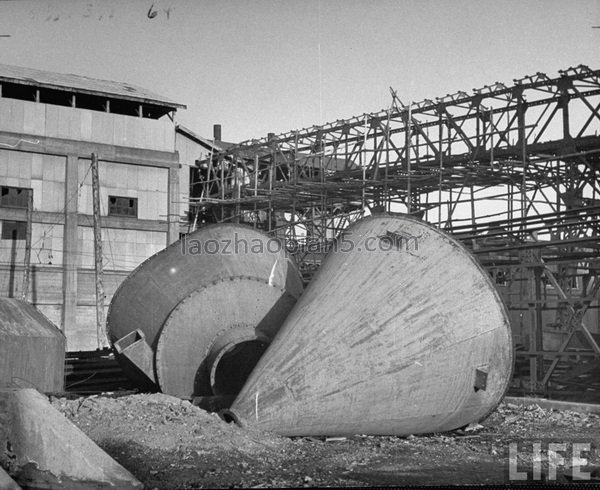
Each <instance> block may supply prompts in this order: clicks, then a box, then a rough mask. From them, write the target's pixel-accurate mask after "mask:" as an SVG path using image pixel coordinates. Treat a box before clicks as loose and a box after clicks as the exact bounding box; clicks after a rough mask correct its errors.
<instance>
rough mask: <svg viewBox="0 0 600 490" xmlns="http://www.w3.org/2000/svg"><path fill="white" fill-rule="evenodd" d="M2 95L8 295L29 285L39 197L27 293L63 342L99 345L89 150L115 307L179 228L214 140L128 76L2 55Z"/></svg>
mask: <svg viewBox="0 0 600 490" xmlns="http://www.w3.org/2000/svg"><path fill="white" fill-rule="evenodd" d="M0 95H1V97H0V186H1V197H0V222H1V226H2V230H1V240H0V296H4V297H14V298H20V297H22V295H23V294H22V293H23V287H24V285H23V284H24V283H23V280H24V271H25V270H26V264H25V259H26V255H28V254H26V250H25V249H26V246H25V245H26V235H27V223H28V202H29V200H30V199H31V200H32V210H31V215H30V220H31V241H30V243H31V251H30V270H29V273H28V276H29V287H28V291H27V294H26V296H27V299H28V300H29V301H30V302H31V303H32V304H33V305H34V306H36V307H37V308H38V309H39V310H40V311H41V312H43V313H44V315H46V316H47V317H48V318H49V319H50V320H51V321H52V322H54V323H55V324H56V325H57V326H59V327H60V328H61V329H62V331H63V332H64V333H65V335H66V338H67V350H69V351H79V350H94V349H96V348H97V347H98V345H99V342H98V341H99V339H98V335H97V328H96V298H95V291H96V286H95V284H96V282H95V278H94V235H93V228H92V225H93V216H92V215H93V206H92V176H91V172H90V164H91V158H92V154H96V155H97V158H98V161H99V163H98V170H99V179H100V184H99V191H100V213H99V214H100V224H101V229H102V245H103V246H102V259H103V269H104V273H103V285H104V292H105V295H106V299H105V301H106V305H108V303H109V302H110V299H111V297H112V294H113V292H114V291H115V289H116V288H117V286H118V285H119V284H120V283H121V281H122V280H123V279H124V278H125V277H126V276H127V275H128V273H129V272H130V271H131V270H133V269H134V268H135V267H136V266H137V265H138V264H140V263H141V262H142V261H143V260H145V259H146V258H148V257H149V256H151V255H153V254H154V253H156V252H157V251H159V250H161V249H163V248H164V247H165V246H166V245H167V244H169V243H171V242H173V241H175V240H177V239H178V238H179V233H180V231H181V230H180V226H181V225H180V221H181V218H182V217H183V218H187V204H186V203H187V202H188V195H189V190H188V187H189V174H190V168H191V167H194V166H195V160H196V159H197V158H199V156H201V155H203V154H207V153H208V152H210V151H211V149H212V143H211V142H210V141H208V140H205V139H203V138H201V137H199V136H197V135H195V134H194V133H193V132H191V131H190V130H188V129H187V128H184V127H182V126H178V125H177V123H176V120H175V114H176V111H177V110H179V109H184V108H185V105H183V104H180V103H177V102H174V101H171V100H169V99H168V98H166V97H162V96H160V95H157V94H153V93H151V92H149V91H148V90H145V89H143V88H141V87H137V86H134V85H131V84H127V83H120V82H113V81H106V80H97V79H92V78H88V77H84V76H78V75H67V74H58V73H51V72H46V71H41V70H33V69H29V68H22V67H15V66H7V65H0ZM183 231H185V228H184V229H183Z"/></svg>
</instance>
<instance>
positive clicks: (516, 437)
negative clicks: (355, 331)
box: [51, 393, 600, 489]
mask: <svg viewBox="0 0 600 490" xmlns="http://www.w3.org/2000/svg"><path fill="white" fill-rule="evenodd" d="M51 402H52V404H53V405H54V407H55V408H57V409H58V410H60V411H61V412H62V413H63V414H64V415H65V416H67V417H68V418H69V419H70V420H71V421H72V422H73V423H75V425H77V426H78V427H79V428H80V429H81V430H83V432H85V433H86V434H87V435H88V436H89V437H91V438H92V439H93V440H94V441H95V442H96V443H97V444H98V445H99V446H100V447H102V448H103V449H104V450H105V451H106V452H107V453H109V454H110V455H111V456H112V457H113V458H114V459H116V460H117V461H118V462H119V463H121V464H122V465H123V466H124V467H125V468H127V469H128V470H129V471H131V472H132V473H133V474H134V475H135V476H136V477H137V478H138V479H139V480H141V481H142V482H143V483H144V485H145V487H146V488H147V489H154V488H156V489H180V488H273V487H322V486H332V487H347V486H396V485H398V486H404V485H467V484H475V485H481V484H506V483H509V482H511V483H514V484H520V483H524V484H525V483H528V484H531V483H532V482H533V481H539V479H540V478H541V479H542V480H548V481H556V482H558V483H565V482H569V481H571V479H572V476H573V472H574V471H576V468H574V467H573V464H575V465H579V466H580V467H581V470H580V471H581V473H582V474H583V475H584V477H585V478H589V479H590V480H589V483H591V482H593V481H595V483H596V484H598V482H599V481H600V452H599V450H600V416H598V415H593V414H580V413H576V412H572V411H555V410H544V409H542V408H540V407H539V406H535V405H534V406H532V407H526V408H523V407H518V406H516V405H511V404H507V403H503V404H501V405H500V406H499V407H498V409H497V410H496V411H495V412H494V413H492V415H491V416H490V417H489V418H488V419H486V420H485V421H483V422H482V423H481V424H472V425H471V426H469V427H467V428H465V429H463V430H457V431H454V432H449V433H444V434H429V435H425V436H408V437H372V436H362V435H357V436H355V437H351V438H315V437H306V438H284V437H279V436H277V435H274V434H268V433H260V432H256V431H252V430H246V429H241V428H239V427H237V426H235V425H228V424H226V423H224V422H222V421H221V420H220V419H219V418H218V416H217V415H216V414H210V413H208V412H205V411H204V410H202V409H200V408H197V407H195V406H193V405H192V404H191V403H190V402H188V401H182V400H179V399H178V398H173V397H171V396H167V395H162V394H128V395H122V394H117V393H113V394H103V395H94V396H90V397H80V398H73V399H68V398H55V397H52V398H51ZM511 443H512V447H513V449H514V451H513V454H514V456H515V457H516V458H517V461H518V464H517V466H515V467H514V469H515V470H516V471H518V472H519V473H518V474H516V473H514V474H511V473H510V471H509V463H508V462H509V454H510V448H511ZM560 443H564V444H565V446H563V447H560V446H559V447H558V449H556V448H557V446H551V445H550V444H560ZM572 443H582V444H584V446H582V448H583V450H582V451H580V453H579V455H578V456H579V457H578V458H576V459H573V457H572V452H573V448H574V446H573V445H572ZM536 444H537V445H538V446H536ZM586 445H587V446H586ZM513 460H514V458H513ZM579 466H578V467H579ZM552 467H554V468H556V477H554V475H553V468H552ZM536 468H538V469H539V471H538V470H536ZM536 471H537V472H536ZM527 473H528V474H527ZM515 475H516V476H517V477H518V478H527V479H528V481H526V480H514V477H515ZM584 482H587V480H582V482H581V483H584Z"/></svg>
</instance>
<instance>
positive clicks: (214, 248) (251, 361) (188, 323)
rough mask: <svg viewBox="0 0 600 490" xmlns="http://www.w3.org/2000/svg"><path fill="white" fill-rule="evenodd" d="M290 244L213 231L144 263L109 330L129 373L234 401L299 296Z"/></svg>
mask: <svg viewBox="0 0 600 490" xmlns="http://www.w3.org/2000/svg"><path fill="white" fill-rule="evenodd" d="M302 289H303V284H302V280H301V277H300V274H299V273H298V271H297V269H296V267H295V265H294V264H293V262H292V261H291V260H290V259H289V257H288V254H287V252H286V250H285V247H284V246H283V245H282V244H281V243H280V242H278V241H276V240H275V239H274V238H272V237H269V236H268V235H266V234H264V233H262V232H260V231H257V230H254V229H252V228H250V227H248V226H243V225H234V224H219V225H210V226H207V227H205V228H201V229H199V230H197V231H195V232H194V233H191V234H189V235H187V236H185V237H184V238H182V239H181V240H179V241H178V242H175V243H173V244H172V245H170V246H169V247H167V248H166V249H164V250H162V251H161V252H159V253H157V254H156V255H154V256H152V257H150V258H149V259H148V260H146V261H145V262H144V263H142V264H141V265H140V266H139V267H138V268H137V269H136V270H135V271H134V272H133V273H132V274H131V275H130V276H129V277H128V278H127V279H125V281H123V283H122V284H121V285H120V287H119V288H118V290H117V291H116V293H115V295H114V296H113V299H112V301H111V305H110V309H109V313H108V317H107V325H108V333H109V340H110V341H111V343H112V344H113V347H114V349H115V351H116V353H117V357H118V358H119V360H120V362H121V364H122V365H123V367H124V370H125V371H126V372H127V373H128V374H129V375H130V377H132V378H134V379H136V380H137V381H138V383H139V384H141V385H146V387H158V388H159V389H160V390H161V391H163V392H164V393H168V394H170V395H174V396H180V397H192V396H216V395H219V396H225V397H228V396H233V395H236V394H237V393H238V392H239V390H240V388H241V387H242V385H243V383H244V381H245V380H246V378H247V376H248V374H249V373H250V372H251V371H252V368H253V367H254V365H255V364H256V362H257V361H258V359H259V358H260V356H261V355H262V353H263V352H264V350H265V349H266V347H267V345H268V344H269V343H270V342H271V339H272V338H273V336H274V335H275V333H276V332H277V330H278V329H279V327H280V326H281V324H282V323H283V320H284V319H285V317H286V316H287V314H288V312H289V311H290V310H291V308H292V306H293V305H294V304H295V303H296V300H297V298H298V297H299V296H300V294H301V293H302Z"/></svg>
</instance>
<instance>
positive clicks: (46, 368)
mask: <svg viewBox="0 0 600 490" xmlns="http://www.w3.org/2000/svg"><path fill="white" fill-rule="evenodd" d="M65 343H66V340H65V336H64V334H63V333H62V332H61V331H60V330H59V329H58V327H56V326H55V325H54V324H53V323H52V322H51V321H50V320H48V319H47V318H46V317H45V316H44V315H43V314H42V313H41V312H40V311H39V310H37V309H36V308H35V307H34V306H32V305H31V304H29V303H26V302H25V301H20V300H18V299H13V298H0V385H5V386H17V387H23V388H35V389H37V390H38V391H41V392H46V393H47V392H59V391H63V387H64V372H65Z"/></svg>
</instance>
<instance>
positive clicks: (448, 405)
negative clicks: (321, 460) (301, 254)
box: [222, 215, 512, 436]
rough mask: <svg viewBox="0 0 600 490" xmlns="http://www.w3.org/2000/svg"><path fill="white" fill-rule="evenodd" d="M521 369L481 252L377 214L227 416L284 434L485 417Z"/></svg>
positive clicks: (313, 291)
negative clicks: (473, 252)
mask: <svg viewBox="0 0 600 490" xmlns="http://www.w3.org/2000/svg"><path fill="white" fill-rule="evenodd" d="M511 371H512V342H511V333H510V326H509V318H508V315H507V312H506V309H505V307H504V305H503V303H502V300H501V298H500V296H499V294H498V292H497V291H496V288H495V285H494V284H493V283H492V281H491V279H490V277H489V275H488V273H487V272H486V271H485V270H484V269H483V268H482V267H481V266H480V265H479V264H478V262H477V261H476V260H475V259H474V257H473V256H472V255H471V253H470V252H469V251H468V250H466V249H465V248H464V247H463V246H462V245H461V244H460V243H459V242H457V241H456V240H454V239H452V238H451V237H449V236H448V235H446V234H444V233H443V232H441V231H439V230H437V229H436V228H434V227H432V226H430V225H428V224H426V223H424V222H422V221H419V220H417V219H413V218H410V217H405V216H388V215H377V216H373V217H369V218H366V219H363V220H361V221H359V222H358V223H356V224H354V225H353V226H351V227H350V228H349V229H348V230H347V231H346V232H345V233H343V235H342V236H341V237H339V238H338V240H337V241H336V244H335V246H334V248H333V249H332V250H331V251H330V252H329V254H328V256H327V257H326V259H325V260H324V262H323V264H322V265H321V268H320V269H319V271H318V273H317V275H316V276H315V278H314V279H313V281H312V282H311V283H310V285H309V286H308V288H307V290H306V291H305V292H304V294H303V295H302V297H301V298H300V300H299V301H298V303H297V304H296V306H295V307H294V309H293V310H292V311H291V313H290V314H289V316H288V317H287V319H286V321H285V323H284V325H283V326H282V328H281V329H280V330H279V332H278V334H277V335H276V337H275V339H274V340H273V342H272V343H271V345H270V346H269V348H268V349H267V351H266V352H265V354H264V355H263V357H262V358H261V360H260V361H259V362H258V364H257V365H256V367H255V369H254V370H253V372H252V374H251V375H250V377H249V378H248V380H247V382H246V384H245V385H244V388H243V389H242V391H241V392H240V393H239V395H238V396H237V398H236V399H235V401H234V403H233V405H232V407H231V409H230V410H229V411H224V412H222V416H223V417H224V418H225V419H226V420H228V421H229V420H232V419H233V420H236V421H237V422H238V423H241V424H242V425H244V424H247V425H249V426H256V427H258V428H260V429H264V430H269V431H274V432H277V433H279V434H282V435H286V436H307V435H332V436H333V435H351V434H373V435H376V434H380V435H394V434H396V435H407V434H417V433H430V432H438V431H447V430H452V429H456V428H459V427H462V426H464V425H467V424H469V423H472V422H475V421H478V420H480V419H482V418H485V416H486V415H487V414H489V412H490V411H492V410H493V409H494V407H495V406H496V405H497V404H498V403H499V401H500V400H501V398H502V396H503V394H504V392H505V390H506V389H507V386H508V383H509V379H510V376H511Z"/></svg>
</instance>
